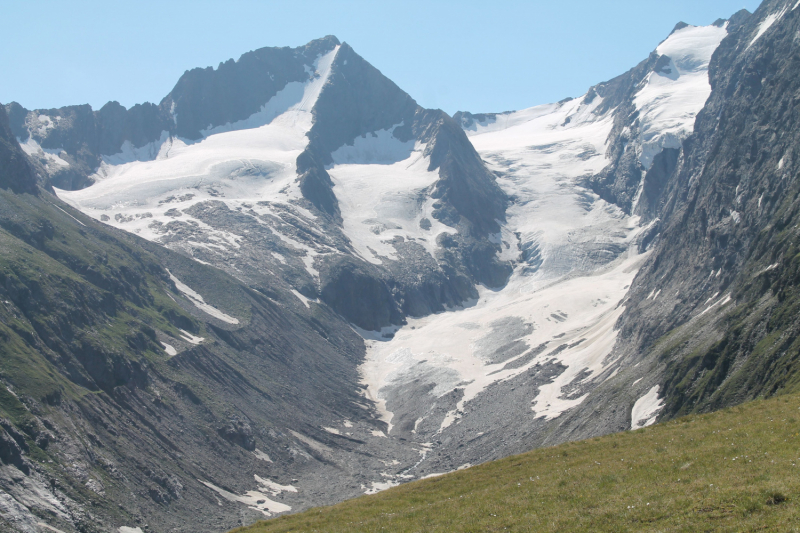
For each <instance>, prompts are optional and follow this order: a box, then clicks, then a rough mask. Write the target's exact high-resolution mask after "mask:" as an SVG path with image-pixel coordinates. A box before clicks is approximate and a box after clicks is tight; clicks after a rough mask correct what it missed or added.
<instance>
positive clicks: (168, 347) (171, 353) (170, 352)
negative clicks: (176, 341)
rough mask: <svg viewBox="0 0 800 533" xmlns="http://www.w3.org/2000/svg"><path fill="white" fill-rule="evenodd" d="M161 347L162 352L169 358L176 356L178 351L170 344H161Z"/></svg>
mask: <svg viewBox="0 0 800 533" xmlns="http://www.w3.org/2000/svg"><path fill="white" fill-rule="evenodd" d="M161 345H162V346H164V351H165V352H167V355H169V356H170V357H173V356H175V355H178V350H176V349H175V347H174V346H172V345H171V344H167V343H166V342H162V343H161Z"/></svg>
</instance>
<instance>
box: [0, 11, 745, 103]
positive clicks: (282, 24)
mask: <svg viewBox="0 0 800 533" xmlns="http://www.w3.org/2000/svg"><path fill="white" fill-rule="evenodd" d="M759 4H760V0H608V1H598V0H460V1H455V0H424V1H420V0H402V1H396V0H394V1H389V0H370V1H363V0H326V1H318V0H294V1H291V2H289V1H282V0H281V1H278V0H275V1H267V0H261V1H255V0H225V1H216V2H210V1H205V0H194V1H191V2H190V1H181V0H173V1H170V0H160V1H136V0H129V1H126V2H121V1H118V0H102V1H100V0H78V1H76V2H63V1H56V0H51V1H42V0H24V1H23V0H0V13H2V18H3V28H2V31H0V102H3V103H6V102H9V101H12V100H16V101H18V102H20V103H21V104H22V105H23V106H25V107H27V108H29V109H33V108H49V107H61V106H63V105H70V104H83V103H89V104H91V105H92V106H93V107H95V108H99V107H100V106H102V105H103V104H104V103H106V102H107V101H109V100H117V101H119V102H120V103H122V104H123V105H125V106H128V107H130V106H132V105H133V104H136V103H141V102H144V101H151V102H156V103H157V102H159V101H160V100H161V99H162V98H163V97H164V96H166V94H167V93H169V91H170V90H171V89H172V87H173V86H174V85H175V82H176V81H177V80H178V78H179V77H180V75H181V74H182V73H183V72H184V71H185V70H187V69H191V68H194V67H206V66H209V65H211V66H217V65H218V64H219V63H220V62H221V61H225V60H227V59H229V58H231V57H233V58H238V57H239V56H240V55H241V54H242V53H244V52H247V51H249V50H253V49H255V48H261V47H263V46H298V45H301V44H305V43H306V42H308V41H310V40H312V39H314V38H317V37H321V36H324V35H328V34H333V35H336V36H337V37H338V38H339V39H340V40H342V41H346V42H348V43H349V44H350V45H351V46H352V47H353V48H354V49H355V50H356V52H357V53H359V54H360V55H361V56H363V57H364V58H365V59H366V60H368V61H369V62H370V63H372V64H373V65H374V66H375V67H377V68H378V69H380V70H381V71H382V72H383V73H384V74H385V75H386V76H388V77H389V78H391V79H392V80H393V81H394V82H395V83H397V84H398V85H399V86H400V87H401V88H403V89H404V90H406V91H407V92H408V93H409V94H410V95H411V96H412V97H413V98H415V99H416V100H417V102H418V103H419V104H421V105H423V106H425V107H433V108H436V107H438V108H441V109H444V110H445V111H447V112H448V113H451V114H452V113H454V112H455V111H458V110H469V111H473V112H481V111H504V110H511V109H521V108H525V107H530V106H532V105H536V104H541V103H548V102H553V101H558V100H561V99H562V98H564V97H567V96H579V95H581V94H582V93H584V92H585V91H586V89H587V88H588V87H590V86H591V85H594V84H596V83H598V82H601V81H605V80H607V79H609V78H612V77H614V76H616V75H618V74H621V73H623V72H625V71H626V70H628V69H629V68H631V67H633V66H634V65H636V64H637V63H638V62H639V61H641V60H642V59H645V58H646V57H647V55H648V54H649V53H650V52H651V51H652V50H653V49H655V47H656V46H657V45H658V43H659V42H660V41H661V40H663V39H664V38H666V36H667V35H668V34H669V32H670V31H671V30H672V28H673V27H674V26H675V24H676V23H677V22H679V21H685V22H687V23H689V24H695V25H702V24H710V23H712V22H714V21H715V20H716V19H718V18H727V17H729V16H730V15H731V14H733V13H734V12H736V11H738V10H739V9H742V8H746V9H748V10H750V11H754V10H755V9H756V8H757V7H758V5H759Z"/></svg>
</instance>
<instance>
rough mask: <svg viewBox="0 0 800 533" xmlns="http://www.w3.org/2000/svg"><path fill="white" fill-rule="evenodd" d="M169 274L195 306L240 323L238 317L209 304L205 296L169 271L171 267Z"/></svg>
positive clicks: (230, 321) (226, 320)
mask: <svg viewBox="0 0 800 533" xmlns="http://www.w3.org/2000/svg"><path fill="white" fill-rule="evenodd" d="M167 274H169V278H170V279H171V280H172V282H173V283H174V284H175V287H177V289H178V290H179V291H181V292H182V293H183V294H184V296H186V297H187V298H188V299H189V301H190V302H192V303H193V304H194V306H195V307H197V308H198V309H200V310H201V311H203V312H204V313H206V314H207V315H211V316H213V317H214V318H216V319H219V320H222V321H223V322H227V323H228V324H238V323H239V320H238V319H236V318H233V317H232V316H230V315H226V314H225V313H223V312H222V311H220V310H219V309H217V308H216V307H214V306H211V305H209V304H207V303H206V302H205V300H203V297H202V296H201V295H200V294H199V293H197V292H195V291H194V290H192V289H191V288H190V287H189V286H188V285H186V284H185V283H183V282H181V280H179V279H178V278H176V277H175V276H174V275H173V274H172V272H170V271H169V269H167Z"/></svg>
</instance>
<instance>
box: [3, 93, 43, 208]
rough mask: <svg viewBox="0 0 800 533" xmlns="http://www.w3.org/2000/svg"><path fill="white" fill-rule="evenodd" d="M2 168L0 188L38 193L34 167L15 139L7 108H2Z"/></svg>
mask: <svg viewBox="0 0 800 533" xmlns="http://www.w3.org/2000/svg"><path fill="white" fill-rule="evenodd" d="M0 168H2V169H3V173H2V174H0V188H2V189H10V190H12V191H14V192H16V193H25V192H27V193H30V194H37V193H38V188H37V186H36V185H37V183H36V181H37V180H36V178H35V177H34V174H33V169H32V168H31V166H30V163H29V162H28V158H27V157H25V154H24V153H23V152H22V150H20V148H19V145H18V144H17V143H16V141H15V140H14V135H13V133H12V130H11V127H10V125H9V119H8V115H6V112H5V109H0Z"/></svg>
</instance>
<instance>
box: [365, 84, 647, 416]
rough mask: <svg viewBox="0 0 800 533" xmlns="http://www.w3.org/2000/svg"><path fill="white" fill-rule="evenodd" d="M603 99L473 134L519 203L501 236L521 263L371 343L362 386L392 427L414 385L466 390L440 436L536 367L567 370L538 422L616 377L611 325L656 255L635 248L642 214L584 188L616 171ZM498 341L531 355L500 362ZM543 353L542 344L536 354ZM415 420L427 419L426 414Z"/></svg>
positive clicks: (549, 389) (538, 403) (481, 127)
mask: <svg viewBox="0 0 800 533" xmlns="http://www.w3.org/2000/svg"><path fill="white" fill-rule="evenodd" d="M600 103H601V99H600V98H596V99H595V100H594V101H593V102H592V103H591V104H588V105H587V104H584V103H583V99H577V100H573V101H570V102H567V103H565V104H555V105H548V106H540V107H537V108H532V109H529V110H524V111H521V112H517V113H510V114H506V115H501V116H500V117H498V119H497V120H496V121H495V122H492V123H484V124H481V123H479V124H476V125H475V126H474V127H473V129H472V131H470V132H468V133H469V134H470V140H471V141H472V142H473V144H474V145H475V147H476V149H477V150H478V151H479V153H480V154H481V156H482V157H483V158H484V159H485V160H487V161H488V162H489V165H490V167H491V168H492V169H493V170H497V171H499V172H500V173H501V176H500V177H499V178H498V183H499V184H500V186H501V187H502V188H503V190H504V191H505V192H506V193H508V194H509V195H512V196H513V197H515V198H516V200H515V202H514V204H513V205H511V206H510V208H509V210H508V212H507V224H506V225H505V227H504V228H503V231H502V235H494V236H492V239H493V240H494V241H495V242H498V241H499V242H503V241H506V242H507V240H509V239H514V242H513V244H514V245H513V246H511V244H509V246H508V248H507V249H506V250H504V251H503V253H508V257H509V258H520V251H521V252H522V256H521V262H520V263H518V264H517V265H516V268H515V271H514V274H513V276H512V278H511V280H510V281H509V283H508V285H507V286H506V287H504V288H503V289H502V290H500V291H492V290H489V289H486V288H482V289H481V290H480V297H479V299H478V301H476V302H465V304H464V307H463V308H461V309H457V310H452V311H450V312H446V313H441V314H437V315H432V316H428V317H424V318H413V319H409V321H408V324H407V325H406V326H404V327H403V328H401V329H400V330H399V331H397V332H396V333H395V335H394V337H393V338H392V339H391V340H389V341H388V342H385V339H382V338H381V337H376V336H373V337H369V336H365V339H366V340H367V344H368V354H367V359H366V362H365V363H364V365H363V366H362V368H361V372H362V378H363V382H364V383H365V384H366V386H367V396H368V397H369V398H371V399H373V400H375V401H376V402H377V404H378V407H379V412H380V413H381V416H382V418H383V420H384V421H385V422H387V423H388V424H389V426H390V431H391V427H392V419H393V416H394V413H392V412H390V411H389V410H388V406H387V405H386V400H387V398H388V396H389V394H390V393H391V392H392V391H408V390H411V389H412V388H413V387H414V384H415V383H417V384H418V383H420V382H424V383H430V384H432V385H433V387H432V392H431V394H433V395H434V396H436V397H441V396H443V395H444V394H447V393H448V392H450V391H452V390H454V389H456V388H460V389H463V396H462V398H461V400H460V401H459V402H458V404H457V406H456V408H455V409H454V410H452V411H451V412H449V413H448V414H447V416H446V417H445V419H444V420H443V422H442V424H441V427H440V431H441V430H443V429H445V428H447V427H448V426H450V425H451V424H453V423H457V421H458V420H459V419H460V418H461V417H463V416H464V412H465V406H466V405H467V404H468V403H469V402H470V401H472V400H474V399H475V398H476V397H477V396H478V395H479V394H480V393H481V392H482V391H484V390H486V388H488V387H490V386H491V385H493V384H495V383H498V382H500V381H504V380H509V379H511V378H513V377H515V376H517V375H519V374H521V373H523V372H526V371H529V370H530V369H532V368H534V367H536V366H537V365H544V364H546V363H560V364H561V365H563V367H565V368H566V370H564V371H563V372H562V373H561V374H560V375H559V376H557V377H556V378H555V380H554V381H553V382H552V383H550V384H547V385H544V386H542V387H540V389H539V392H538V394H537V395H535V396H534V395H532V396H531V398H530V400H531V409H532V416H534V417H543V418H546V419H552V418H555V417H557V416H559V415H560V414H562V413H563V412H564V411H566V410H567V409H570V408H572V407H575V406H576V405H578V404H580V403H581V402H582V401H583V400H584V399H585V397H586V395H585V394H579V395H577V396H569V395H568V394H567V393H565V392H563V391H562V388H564V387H566V386H567V385H570V384H577V385H581V384H583V383H587V382H589V381H591V380H593V379H595V378H598V377H600V376H602V374H603V373H604V372H607V373H608V374H609V375H610V374H611V372H612V370H611V367H612V366H613V363H614V361H607V360H606V357H607V356H608V354H609V353H610V352H611V349H612V347H613V345H614V342H615V341H616V332H615V331H614V329H613V326H614V324H615V322H616V320H617V318H618V317H619V316H620V314H621V313H622V311H623V310H624V307H623V305H622V301H623V300H624V297H625V295H626V293H627V289H628V287H629V286H630V283H631V282H632V280H633V278H634V276H635V275H636V273H637V271H638V268H639V265H640V264H641V262H642V261H643V260H644V259H645V257H646V256H645V255H639V254H638V253H637V252H636V251H635V249H636V248H635V242H636V238H637V236H638V235H639V234H640V232H641V231H642V228H640V227H639V225H638V217H628V216H626V215H625V214H624V213H623V212H622V211H621V210H619V209H618V208H616V207H615V206H612V205H609V204H607V203H606V202H604V201H602V200H600V199H599V198H598V197H597V196H596V195H593V194H592V193H590V192H588V191H586V190H585V189H583V188H582V187H581V186H580V185H579V180H580V178H582V177H584V176H586V175H587V174H594V173H597V172H599V171H600V170H602V169H603V168H604V167H605V166H606V165H607V164H608V161H607V160H606V158H605V151H606V148H605V143H606V139H607V138H608V136H609V134H610V132H611V128H612V125H613V116H612V113H608V114H606V115H597V114H595V113H594V110H595V109H597V106H598V105H599V104H600ZM567 119H569V120H567ZM514 233H518V234H519V235H520V238H519V241H518V242H516V237H514ZM499 339H502V341H501V340H499ZM497 343H507V345H508V346H516V347H519V346H520V345H521V343H524V346H526V348H524V350H517V351H516V352H513V353H512V356H510V357H504V356H502V355H501V356H500V357H499V359H497V357H498V354H497V352H494V353H488V352H487V346H489V345H493V344H494V345H495V346H496V344H497ZM537 347H543V349H542V350H541V352H540V353H538V354H537V355H535V357H531V350H533V349H534V348H537ZM509 353H511V352H509ZM573 382H574V383H573ZM414 415H415V416H417V417H418V419H417V421H418V422H419V421H420V420H421V419H423V418H424V417H426V416H427V415H428V412H427V411H424V412H419V413H414Z"/></svg>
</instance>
